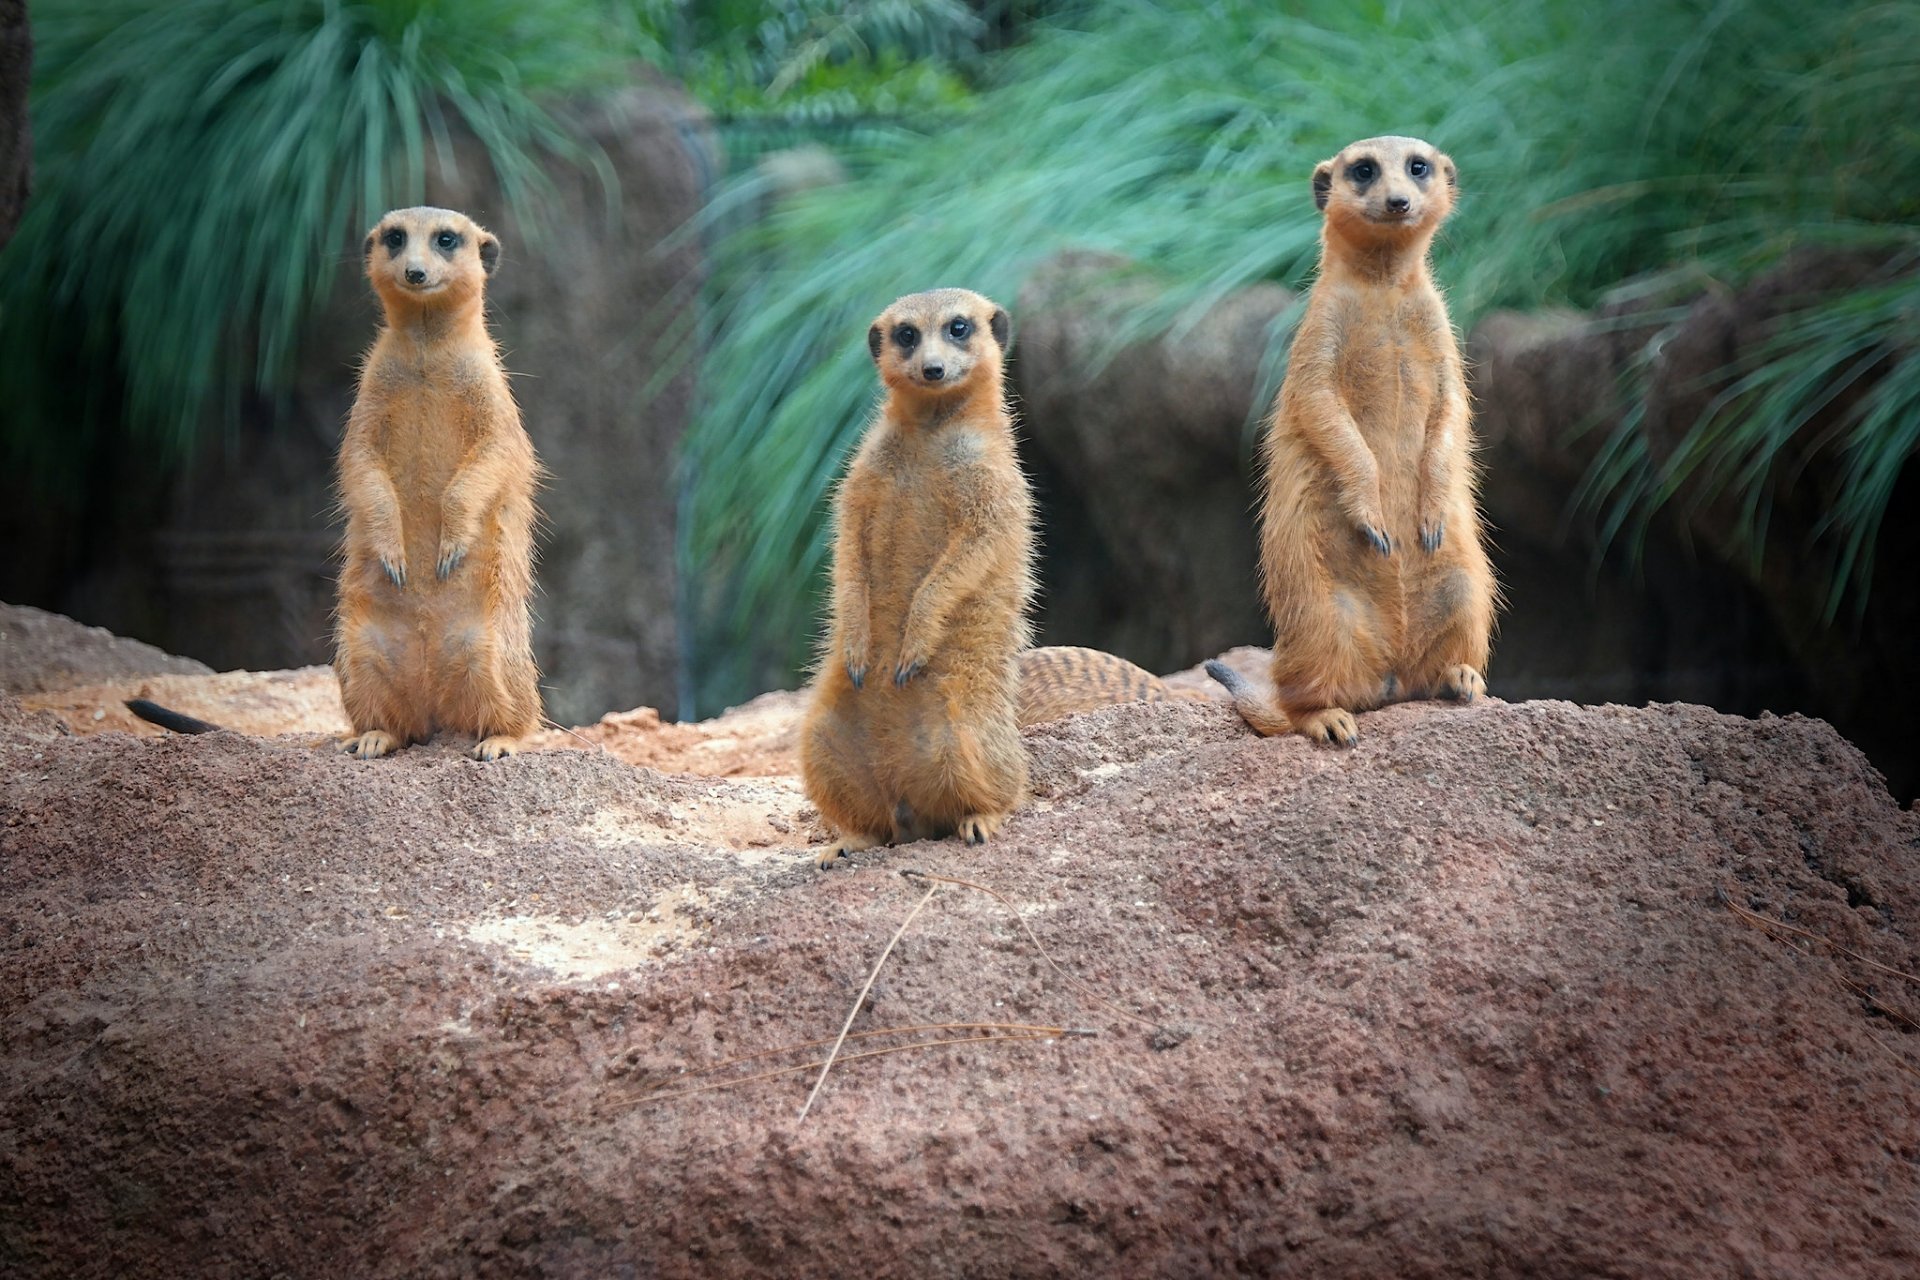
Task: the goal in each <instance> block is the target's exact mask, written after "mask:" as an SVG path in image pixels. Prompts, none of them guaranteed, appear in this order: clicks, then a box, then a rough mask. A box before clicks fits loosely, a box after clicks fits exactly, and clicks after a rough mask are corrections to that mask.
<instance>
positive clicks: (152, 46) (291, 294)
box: [0, 0, 619, 471]
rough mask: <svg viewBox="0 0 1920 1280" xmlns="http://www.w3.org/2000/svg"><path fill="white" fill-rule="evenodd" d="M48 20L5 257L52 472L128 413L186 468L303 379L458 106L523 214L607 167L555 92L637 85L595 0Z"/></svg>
mask: <svg viewBox="0 0 1920 1280" xmlns="http://www.w3.org/2000/svg"><path fill="white" fill-rule="evenodd" d="M33 17H34V20H35V25H34V36H35V40H36V43H37V49H36V93H35V99H34V106H35V115H34V128H35V134H36V136H35V143H36V151H37V155H38V158H39V171H38V190H37V192H36V196H35V199H34V200H33V201H32V202H31V204H30V205H29V207H28V212H27V216H26V218H25V219H24V221H23V223H22V225H21V228H20V231H19V233H18V235H17V236H16V238H15V240H14V242H13V243H12V244H11V245H9V246H8V249H7V251H6V254H5V256H4V258H0V361H4V362H5V364H4V373H5V380H6V382H7V385H8V386H9V388H10V389H12V390H13V391H14V392H15V393H16V394H17V395H18V397H19V398H18V399H17V400H16V401H15V405H14V407H13V411H11V412H10V413H9V415H8V422H7V427H6V433H7V443H8V444H9V445H11V446H13V448H14V449H15V450H17V451H20V452H24V453H26V454H27V455H28V456H29V458H30V459H31V460H32V461H33V462H35V463H38V464H39V466H40V468H41V469H42V470H51V469H54V468H56V467H58V466H60V465H62V464H64V465H65V466H67V467H68V468H69V470H70V471H71V469H73V468H75V467H76V466H77V465H79V464H83V463H84V462H85V461H86V448H87V447H88V446H89V445H90V444H94V443H96V442H97V440H98V439H99V438H100V437H102V436H104V435H105V434H106V433H107V432H108V431H110V430H111V429H112V427H113V423H111V422H108V421H103V420H102V419H103V418H105V417H107V416H108V415H117V414H119V413H121V412H124V413H125V415H126V418H127V421H128V425H129V426H130V427H131V428H132V429H133V431H134V433H135V435H136V437H137V438H141V439H145V440H147V441H149V442H150V443H153V444H155V445H157V446H158V447H159V452H160V454H161V455H162V456H166V457H178V456H182V455H184V453H185V452H186V451H187V449H188V448H189V446H190V445H191V444H192V443H193V442H194V441H195V440H196V438H197V437H198V436H199V435H201V434H202V433H203V430H204V423H205V421H206V415H207V410H208V408H209V406H210V405H211V404H213V403H216V402H218V401H220V400H223V399H224V401H225V402H226V404H227V405H228V406H231V405H232V404H233V403H234V402H235V401H236V399H237V397H238V396H239V395H240V393H241V392H242V391H244V390H245V389H247V388H250V387H255V386H259V387H272V386H274V385H275V384H276V383H277V382H278V381H280V379H281V378H282V377H283V376H284V374H285V372H286V371H287V369H288V367H289V364H290V362H291V359H292V357H293V355H294V353H295V350H296V347H297V344H298V339H299V336H300V332H301V325H302V323H303V322H304V321H305V320H306V319H307V318H308V316H309V315H310V313H311V310H312V308H313V307H314V306H315V304H316V302H317V301H318V300H319V299H321V298H323V297H324V296H325V294H326V292H327V289H328V287H329V286H330V285H331V284H332V283H333V281H334V280H335V279H337V277H338V273H339V271H340V265H341V264H340V252H341V250H342V249H343V248H344V247H345V246H348V245H351V244H353V243H354V241H355V239H356V238H357V235H358V233H359V232H360V231H361V230H364V229H365V228H366V227H367V226H368V225H370V224H371V222H372V221H373V220H374V219H375V218H376V217H378V216H379V214H380V213H382V212H383V211H385V210H386V209H388V208H390V207H394V206H397V205H405V204H416V203H419V202H420V201H421V200H422V199H423V197H424V189H425V171H426V165H427V149H428V147H429V146H431V147H433V148H434V149H435V151H436V153H437V157H438V159H439V160H440V162H441V163H442V164H450V163H451V161H452V155H451V151H450V145H449V141H448V117H449V115H450V114H451V115H452V116H455V117H457V118H458V119H459V120H461V121H463V122H464V123H465V124H466V126H467V127H468V128H469V129H471V130H472V132H473V133H474V134H475V135H476V137H477V138H478V139H479V140H480V142H481V143H482V144H483V145H484V147H485V148H486V151H487V154H488V156H489V157H490V158H491V161H492V163H493V166H494V168H495V171H496V172H497V173H498V175H499V176H500V179H501V181H502V183H503V186H504V187H505V190H506V192H507V194H508V196H509V198H510V199H511V200H513V201H514V202H515V203H517V204H519V203H524V202H525V201H526V200H527V199H528V197H529V196H531V195H533V194H535V193H537V191H538V190H539V189H540V188H541V187H542V185H543V179H542V178H541V176H540V175H541V171H540V168H539V163H540V160H541V158H542V157H543V156H545V155H547V154H552V153H558V154H561V155H565V156H569V157H572V158H574V159H575V160H578V161H583V162H584V161H590V160H592V159H593V158H594V157H592V156H591V155H589V154H588V153H587V152H586V151H584V150H583V149H582V148H581V146H580V145H579V144H578V143H577V142H575V141H574V140H573V139H572V137H571V136H570V135H569V134H568V133H567V132H566V131H565V130H564V129H563V128H562V127H561V125H560V124H559V123H557V122H556V121H555V120H554V118H553V117H552V116H550V115H549V114H548V113H547V112H546V111H545V110H544V109H543V108H542V107H541V106H540V105H539V103H540V100H541V98H542V97H543V96H545V95H548V94H554V93H560V92H565V91H568V90H573V89H578V88H582V87H585V86H590V85H594V84H604V83H610V82H611V79H612V77H613V76H614V75H615V74H616V72H617V71H618V70H619V67H618V64H616V63H615V62H614V61H613V59H612V57H611V55H610V53H609V51H608V43H607V40H606V38H605V37H606V30H607V21H606V13H605V9H604V6H603V5H601V4H597V3H588V2H583V0H576V2H574V3H548V4H543V5H539V6H530V5H526V4H524V3H519V2H518V0H368V2H366V3H358V4H349V3H342V2H340V0H281V2H280V3H273V4H251V3H242V2H241V0H177V2H176V3H170V4H155V3H152V2H151V0H49V2H48V3H44V4H39V5H36V6H34V10H33ZM116 381H117V382H118V383H119V384H120V387H119V390H120V392H121V393H122V395H123V397H124V399H123V400H122V398H121V397H120V396H115V395H113V394H110V392H109V390H108V389H107V387H108V384H112V383H114V382H116ZM49 422H67V423H70V424H71V425H70V427H69V430H68V431H67V432H65V433H61V434H59V435H56V434H55V433H54V432H53V431H51V430H49V429H48V427H47V425H46V424H47V423H49Z"/></svg>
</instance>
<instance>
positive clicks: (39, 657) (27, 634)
mask: <svg viewBox="0 0 1920 1280" xmlns="http://www.w3.org/2000/svg"><path fill="white" fill-rule="evenodd" d="M207 674H210V671H209V668H208V667H207V666H206V664H205V663H201V662H195V661H194V660H193V659H191V658H179V657H175V656H174V655H173V654H170V653H167V652H165V651H163V650H160V649H156V648H154V647H153V646H152V645H150V644H143V643H141V642H140V641H138V640H128V639H126V638H125V637H123V636H116V635H114V634H113V633H112V632H111V631H108V630H106V629H105V628H104V627H89V626H86V625H84V624H82V623H78V622H75V621H74V620H73V619H72V618H65V617H62V616H60V615H59V614H57V613H48V612H47V611H46V610H44V609H35V608H32V607H30V606H27V605H14V604H0V692H4V693H11V694H16V695H19V694H35V693H50V692H54V691H57V690H61V689H72V688H76V687H78V686H81V685H97V684H100V683H102V682H104V681H109V680H133V679H137V678H139V677H142V676H163V675H207Z"/></svg>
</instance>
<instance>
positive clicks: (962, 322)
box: [947, 316, 973, 342]
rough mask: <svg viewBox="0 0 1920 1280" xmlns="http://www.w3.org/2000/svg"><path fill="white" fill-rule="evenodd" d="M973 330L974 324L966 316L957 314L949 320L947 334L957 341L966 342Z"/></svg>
mask: <svg viewBox="0 0 1920 1280" xmlns="http://www.w3.org/2000/svg"><path fill="white" fill-rule="evenodd" d="M972 332H973V325H972V324H971V323H969V322H968V320H967V318H966V317H965V316H955V317H954V318H953V319H952V320H950V321H948V322H947V336H948V337H949V338H952V339H953V340H954V341H955V342H965V341H966V340H967V335H968V334H970V333H972Z"/></svg>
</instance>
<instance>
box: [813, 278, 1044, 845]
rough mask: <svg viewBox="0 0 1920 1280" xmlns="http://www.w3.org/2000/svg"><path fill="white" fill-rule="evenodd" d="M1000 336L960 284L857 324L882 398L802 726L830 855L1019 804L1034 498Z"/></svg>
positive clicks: (858, 461) (856, 468)
mask: <svg viewBox="0 0 1920 1280" xmlns="http://www.w3.org/2000/svg"><path fill="white" fill-rule="evenodd" d="M1007 332H1008V322H1007V313H1006V312H1005V311H1003V310H1001V309H1000V308H999V307H997V306H995V305H994V304H993V303H992V302H989V301H988V300H987V299H985V298H983V297H981V296H980V295H979V294H977V293H969V292H967V291H966V290H964V289H937V290H934V291H932V292H930V293H916V294H912V295H910V296H908V297H905V298H901V299H900V300H899V301H897V302H895V303H894V304H893V305H892V306H890V307H888V308H887V309H886V311H885V312H884V313H883V314H882V315H881V316H880V318H879V319H878V320H876V321H874V323H873V327H872V328H871V329H869V330H868V332H867V346H868V349H869V350H871V351H872V353H873V359H874V362H875V364H877V365H878V366H879V369H880V379H881V381H882V382H883V383H884V384H885V387H886V393H887V395H886V400H885V401H884V402H883V403H882V404H881V406H880V410H879V413H878V414H877V415H876V416H875V418H874V421H873V424H872V426H870V427H869V428H868V429H867V434H866V437H865V438H864V439H863V440H862V441H861V443H860V448H859V451H858V452H857V453H856V454H855V455H854V458H853V462H852V463H851V464H850V465H849V467H848V469H847V475H846V478H845V480H843V481H842V482H841V485H840V491H839V496H838V500H837V503H836V517H835V528H834V555H833V602H832V608H833V616H832V620H831V623H830V625H829V627H828V629H827V638H826V650H825V653H824V654H823V656H822V659H821V663H820V671H819V675H818V676H817V677H816V678H815V681H814V687H813V696H812V699H811V702H810V704H809V706H808V708H807V715H806V720H805V723H804V724H803V725H802V728H801V734H800V771H801V777H802V780H803V781H804V783H805V785H806V793H807V798H808V799H810V800H812V801H813V803H814V804H815V805H816V806H818V808H819V810H820V813H821V816H822V817H824V818H825V819H826V820H827V822H829V823H830V824H832V826H833V828H834V832H835V834H836V836H837V837H838V838H837V839H836V840H835V841H834V843H833V844H831V845H830V846H828V847H827V849H826V851H825V852H824V853H823V854H821V856H820V865H821V866H823V867H825V866H829V865H831V864H832V863H833V862H834V860H835V859H837V858H839V857H841V856H842V855H844V854H846V853H850V852H853V851H855V850H859V849H867V848H871V847H873V846H874V845H876V844H880V843H882V842H884V841H901V840H916V839H922V838H927V837H937V836H944V835H948V834H952V833H955V832H957V833H959V835H960V836H961V837H962V838H964V839H965V840H966V841H967V842H968V843H969V844H979V843H982V842H983V841H985V840H986V839H987V838H988V837H989V836H991V835H993V834H994V832H996V831H998V830H999V828H1000V824H1001V823H1002V822H1003V821H1004V820H1005V819H1006V816H1007V814H1008V813H1009V812H1011V811H1012V810H1013V808H1014V807H1015V806H1016V805H1018V804H1019V803H1020V802H1021V801H1022V800H1023V799H1024V798H1025V795H1026V788H1027V755H1026V749H1025V747H1024V746H1023V745H1022V744H1021V741H1020V730H1019V727H1018V725H1017V724H1016V723H1015V708H1016V705H1017V701H1018V698H1019V685H1020V679H1019V666H1018V659H1019V654H1020V651H1021V650H1022V649H1023V648H1025V647H1026V643H1027V607H1028V605H1029V603H1030V602H1031V601H1032V598H1033V529H1032V520H1033V503H1032V498H1031V496H1030V494H1029V493H1028V489H1027V479H1026V476H1025V475H1023V474H1022V473H1021V471H1020V466H1019V463H1018V462H1017V460H1016V459H1015V456H1014V445H1013V420H1012V418H1011V417H1010V416H1009V414H1008V412H1007V405H1006V392H1005V389H1004V387H1003V385H1002V380H1001V372H1002V368H1001V366H1002V361H1003V359H1004V357H1005V354H1006V348H1007Z"/></svg>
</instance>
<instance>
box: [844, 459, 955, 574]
mask: <svg viewBox="0 0 1920 1280" xmlns="http://www.w3.org/2000/svg"><path fill="white" fill-rule="evenodd" d="M980 466H981V451H980V449H979V447H978V445H977V443H974V442H971V441H970V440H968V439H966V438H962V437H954V438H950V439H938V438H936V439H932V440H920V441H915V442H913V443H912V444H908V445H903V446H902V447H899V448H896V449H892V450H887V451H883V452H882V453H881V455H880V456H879V457H878V458H876V459H875V467H874V475H873V483H874V485H875V487H876V489H877V490H878V492H877V493H876V495H875V496H876V497H877V498H878V499H879V501H878V503H877V504H876V508H875V517H874V519H875V524H874V527H873V528H872V529H870V530H869V542H870V543H871V544H872V551H871V553H870V556H869V559H870V561H871V562H872V563H873V565H874V568H875V570H876V572H877V573H878V574H879V575H880V576H882V577H885V578H889V579H897V580H900V581H902V582H912V581H917V580H918V579H919V578H920V577H921V576H924V575H925V573H926V572H927V570H928V569H929V568H930V567H931V566H932V564H933V563H934V561H935V560H937V559H939V557H940V554H941V552H942V551H944V550H946V548H947V546H948V544H949V543H950V542H951V541H952V540H953V539H954V538H955V537H957V536H958V537H965V536H968V528H967V522H966V520H965V512H966V510H967V508H968V504H969V503H970V502H971V501H973V495H974V493H975V492H976V491H977V490H978V488H979V486H980V478H979V471H980Z"/></svg>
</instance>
